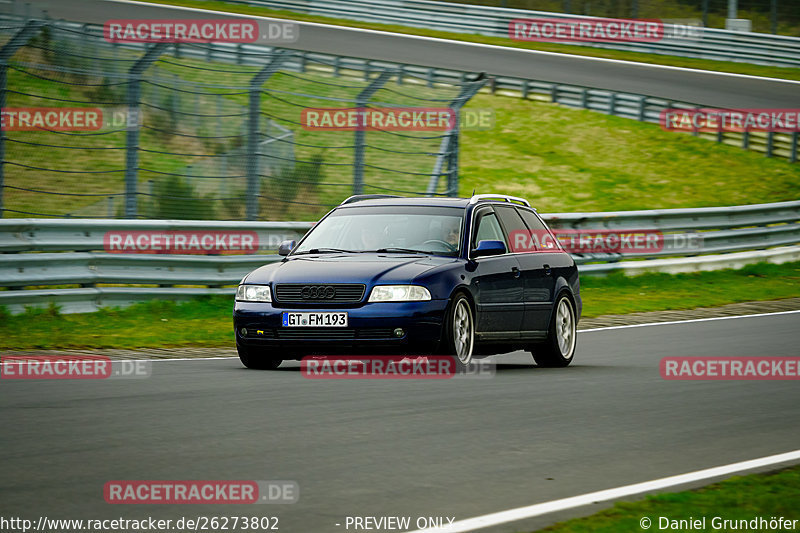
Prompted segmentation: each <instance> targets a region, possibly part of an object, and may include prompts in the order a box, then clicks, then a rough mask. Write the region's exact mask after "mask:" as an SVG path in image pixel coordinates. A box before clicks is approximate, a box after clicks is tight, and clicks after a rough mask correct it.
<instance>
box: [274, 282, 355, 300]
mask: <svg viewBox="0 0 800 533" xmlns="http://www.w3.org/2000/svg"><path fill="white" fill-rule="evenodd" d="M365 290H366V285H364V284H363V283H329V284H322V283H320V284H310V283H280V284H278V285H276V286H275V299H276V300H277V301H278V302H280V303H298V304H301V303H332V302H336V303H357V302H360V301H361V299H362V298H364V291H365Z"/></svg>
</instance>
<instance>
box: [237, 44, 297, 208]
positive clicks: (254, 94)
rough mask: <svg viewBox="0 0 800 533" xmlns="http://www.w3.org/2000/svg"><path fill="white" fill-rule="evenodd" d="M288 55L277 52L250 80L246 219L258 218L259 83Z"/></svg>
mask: <svg viewBox="0 0 800 533" xmlns="http://www.w3.org/2000/svg"><path fill="white" fill-rule="evenodd" d="M288 57H289V53H288V52H287V51H285V50H282V51H280V52H277V53H276V54H275V55H274V56H273V57H272V61H270V62H269V63H268V64H267V66H265V67H264V68H262V69H261V70H260V71H259V72H258V74H256V75H255V76H253V79H251V80H250V107H249V108H248V118H247V156H246V157H247V207H246V215H245V216H246V218H247V220H257V219H258V194H259V192H260V191H259V189H260V187H259V175H258V153H257V152H258V123H259V118H260V116H261V105H260V104H261V85H263V84H264V82H265V81H267V79H269V77H270V76H272V75H273V74H275V72H277V71H278V69H279V68H280V66H281V64H282V63H283V62H284V61H285V60H286V58H288Z"/></svg>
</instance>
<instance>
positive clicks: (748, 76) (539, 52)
mask: <svg viewBox="0 0 800 533" xmlns="http://www.w3.org/2000/svg"><path fill="white" fill-rule="evenodd" d="M103 1H105V2H114V3H118V4H132V5H137V6H151V7H152V6H156V7H162V8H170V9H177V10H180V11H193V12H199V13H212V14H215V15H225V16H228V17H231V16H239V17H245V18H251V19H260V20H274V21H283V22H287V21H288V22H294V23H295V24H300V25H306V26H318V27H326V28H334V29H340V30H348V31H356V32H361V33H371V34H374V35H385V36H394V37H403V38H408V39H417V40H421V41H428V42H435V43H436V42H438V43H449V44H460V45H464V46H473V47H477V48H488V49H491V50H505V51H508V50H511V51H516V52H522V53H529V54H534V55H546V56H552V57H569V58H573V59H585V60H591V61H599V62H606V63H617V64H621V65H631V66H637V67H641V68H652V69H666V70H674V71H679V72H695V73H698V74H711V75H715V76H728V77H734V78H742V79H752V80H766V81H779V82H783V83H792V84H800V80H787V79H784V78H768V77H766V76H753V75H752V74H737V73H735V72H724V71H718V70H703V69H697V68H688V67H675V66H672V65H660V64H658V63H639V62H636V61H626V60H623V59H609V58H606V57H593V56H584V55H578V54H567V53H561V52H546V51H544V50H530V49H528V48H516V47H513V46H500V45H496V44H484V43H474V42H470V41H459V40H455V39H441V38H439V37H427V36H425V35H413V34H410V33H395V32H390V31H381V30H370V29H367V28H356V27H353V26H339V25H336V24H323V23H321V22H306V21H303V20H293V19H280V18H274V17H264V16H258V15H249V14H245V13H235V12H230V11H216V10H213V9H201V8H198V7H186V6H173V5H171V4H156V3H152V2H139V1H137V0H103ZM353 22H361V21H357V20H354V21H353ZM409 27H410V28H413V26H409ZM464 35H469V34H464ZM687 59H692V58H687Z"/></svg>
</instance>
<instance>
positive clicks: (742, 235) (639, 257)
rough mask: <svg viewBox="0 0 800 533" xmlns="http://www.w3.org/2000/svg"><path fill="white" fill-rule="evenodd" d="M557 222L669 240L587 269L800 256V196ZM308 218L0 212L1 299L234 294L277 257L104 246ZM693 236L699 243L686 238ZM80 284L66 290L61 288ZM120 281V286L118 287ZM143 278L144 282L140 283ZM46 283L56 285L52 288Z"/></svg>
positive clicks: (84, 300) (283, 232)
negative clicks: (140, 237)
mask: <svg viewBox="0 0 800 533" xmlns="http://www.w3.org/2000/svg"><path fill="white" fill-rule="evenodd" d="M543 217H544V218H545V219H546V220H547V221H548V223H549V224H550V225H551V226H552V227H553V228H554V229H556V230H565V229H571V230H580V231H592V230H614V231H617V230H619V231H624V230H632V229H636V230H659V231H661V232H663V234H664V248H663V249H660V250H657V251H652V252H644V253H633V254H591V255H586V254H576V255H574V257H575V259H576V262H577V263H578V264H579V268H580V270H581V273H582V274H584V275H587V274H607V273H609V272H614V271H619V270H621V271H625V272H631V273H634V272H635V273H639V272H650V271H655V272H687V271H698V270H714V269H722V268H737V267H741V266H742V265H745V264H749V263H754V262H759V261H769V262H775V263H781V262H787V261H797V260H800V246H798V244H799V243H800V201H793V202H779V203H773V204H759V205H748V206H735V207H711V208H699V209H665V210H656V211H621V212H605V213H558V214H549V215H543ZM311 226H312V223H310V222H236V223H230V222H215V221H157V220H145V221H142V220H95V219H92V220H69V219H67V220H63V219H55V220H54V219H7V220H0V252H5V253H0V287H3V288H5V290H0V306H6V307H7V308H8V309H9V310H10V311H11V312H12V313H18V312H21V311H23V310H24V309H25V307H26V306H43V305H48V304H49V303H51V302H55V303H56V304H58V305H60V306H61V307H62V312H65V313H69V312H86V311H92V310H96V309H98V308H101V307H115V306H126V305H129V304H131V303H134V302H137V301H144V300H150V299H166V300H185V299H190V298H194V297H196V296H199V295H203V294H233V290H234V289H233V287H234V286H235V285H236V284H237V283H238V282H239V281H240V280H241V278H242V277H243V276H244V275H245V274H246V273H247V272H249V271H250V270H252V269H254V268H256V267H258V266H260V265H263V264H267V263H269V262H273V261H277V260H278V259H279V257H278V256H277V255H275V254H274V253H269V254H265V253H255V254H249V255H167V254H120V253H108V252H106V251H104V236H105V234H106V232H108V231H133V232H136V231H148V230H149V231H164V232H166V231H207V232H212V231H213V232H217V231H226V230H228V231H238V232H244V231H252V232H255V233H256V234H257V235H258V242H259V251H260V252H264V251H266V250H274V248H275V246H276V245H277V243H278V242H279V241H280V240H283V239H291V238H298V237H300V236H301V235H302V234H303V233H304V232H305V231H307V230H308V229H309V228H310V227H311ZM687 235H690V236H691V237H692V238H693V242H699V243H700V246H699V247H689V248H685V247H683V246H681V244H682V243H685V242H686V236H687ZM64 285H68V286H73V287H75V288H59V286H64ZM119 285H123V286H121V287H120V286H119ZM133 285H143V286H133ZM42 287H53V288H51V289H47V288H42Z"/></svg>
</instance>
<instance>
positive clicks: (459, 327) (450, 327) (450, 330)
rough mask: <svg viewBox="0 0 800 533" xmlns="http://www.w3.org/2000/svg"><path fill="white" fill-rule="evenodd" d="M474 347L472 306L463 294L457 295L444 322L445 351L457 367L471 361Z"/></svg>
mask: <svg viewBox="0 0 800 533" xmlns="http://www.w3.org/2000/svg"><path fill="white" fill-rule="evenodd" d="M474 346H475V314H474V313H473V311H472V304H470V301H469V298H467V297H466V296H465V295H464V294H461V293H459V294H457V295H456V296H455V297H454V298H453V303H452V305H451V306H450V309H449V310H448V313H447V317H446V322H445V350H446V352H445V353H447V355H452V356H453V357H454V358H455V361H456V364H457V365H459V366H467V365H469V363H470V362H471V361H472V352H473V348H474Z"/></svg>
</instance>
